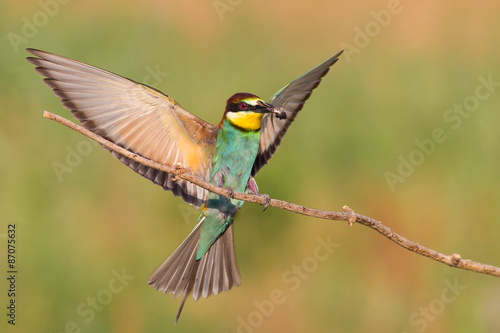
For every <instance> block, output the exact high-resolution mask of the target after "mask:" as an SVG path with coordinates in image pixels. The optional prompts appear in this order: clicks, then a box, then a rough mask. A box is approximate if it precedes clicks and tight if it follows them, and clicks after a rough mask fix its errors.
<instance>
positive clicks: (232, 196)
mask: <svg viewBox="0 0 500 333" xmlns="http://www.w3.org/2000/svg"><path fill="white" fill-rule="evenodd" d="M226 190H227V191H228V192H227V198H228V199H229V200H231V199H234V190H233V189H232V188H231V187H226Z"/></svg>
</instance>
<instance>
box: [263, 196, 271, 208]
mask: <svg viewBox="0 0 500 333" xmlns="http://www.w3.org/2000/svg"><path fill="white" fill-rule="evenodd" d="M261 195H262V196H263V197H264V198H265V201H264V210H262V211H263V212H265V211H266V209H267V208H268V207H269V205H270V204H271V197H270V196H269V194H261Z"/></svg>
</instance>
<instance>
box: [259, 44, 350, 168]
mask: <svg viewBox="0 0 500 333" xmlns="http://www.w3.org/2000/svg"><path fill="white" fill-rule="evenodd" d="M342 52H343V51H341V52H339V53H337V54H336V55H334V56H333V57H331V58H330V59H328V60H326V61H325V62H323V63H322V64H321V65H319V66H317V67H316V68H314V69H313V70H311V71H309V72H308V73H306V74H304V75H302V76H301V77H299V78H298V79H296V80H295V81H293V82H291V83H290V84H288V85H287V86H285V87H283V88H282V89H281V90H279V91H278V92H277V93H276V94H274V96H273V97H272V98H271V100H270V101H269V102H270V103H271V104H273V105H275V106H277V107H279V106H283V107H284V110H285V113H286V116H287V117H286V119H278V118H276V117H275V116H274V114H266V115H265V116H264V118H263V119H262V127H261V132H260V145H259V151H258V153H257V158H256V159H255V163H254V165H253V169H252V176H254V175H255V174H256V173H257V172H259V170H260V169H262V167H263V166H264V165H266V164H267V163H268V161H269V159H270V158H271V157H272V156H273V154H274V152H275V151H276V149H278V146H279V145H280V143H281V140H282V139H283V136H284V135H285V133H286V132H287V131H288V128H289V127H290V125H291V124H292V122H293V121H294V120H295V118H296V117H297V114H298V112H299V111H300V110H302V107H303V106H304V103H305V101H306V100H307V99H308V98H309V96H311V93H312V91H313V90H314V88H316V87H317V86H318V85H319V84H320V82H321V78H322V77H323V76H325V75H326V73H328V71H329V70H330V67H331V66H332V65H333V64H334V63H336V62H337V60H338V57H339V56H340V55H341V54H342Z"/></svg>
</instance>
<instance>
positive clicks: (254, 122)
mask: <svg viewBox="0 0 500 333" xmlns="http://www.w3.org/2000/svg"><path fill="white" fill-rule="evenodd" d="M263 117H264V114H263V113H256V112H248V113H247V112H228V113H226V118H227V119H228V120H229V121H230V122H231V123H233V124H234V125H236V126H238V127H239V128H242V129H244V130H247V131H257V130H258V129H260V126H261V124H262V118H263Z"/></svg>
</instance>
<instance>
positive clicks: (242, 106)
mask: <svg viewBox="0 0 500 333" xmlns="http://www.w3.org/2000/svg"><path fill="white" fill-rule="evenodd" d="M240 108H241V109H242V110H246V109H247V108H248V104H247V103H245V102H241V103H240Z"/></svg>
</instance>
